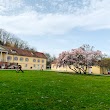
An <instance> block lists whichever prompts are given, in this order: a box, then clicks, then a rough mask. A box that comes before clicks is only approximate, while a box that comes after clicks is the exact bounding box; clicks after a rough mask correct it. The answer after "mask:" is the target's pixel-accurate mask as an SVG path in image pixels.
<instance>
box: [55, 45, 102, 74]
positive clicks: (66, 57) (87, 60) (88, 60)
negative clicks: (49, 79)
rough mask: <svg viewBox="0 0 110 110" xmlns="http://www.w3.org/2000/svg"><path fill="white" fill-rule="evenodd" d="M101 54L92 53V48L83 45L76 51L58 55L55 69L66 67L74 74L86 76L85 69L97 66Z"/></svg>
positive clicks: (99, 52)
mask: <svg viewBox="0 0 110 110" xmlns="http://www.w3.org/2000/svg"><path fill="white" fill-rule="evenodd" d="M102 56H103V54H102V52H101V51H99V50H97V51H94V50H93V47H91V46H89V45H83V46H81V47H79V48H77V49H72V50H71V51H64V52H62V53H61V54H59V57H58V58H57V67H61V66H63V67H66V66H68V67H69V68H70V69H71V70H73V71H74V72H76V73H81V72H83V73H84V74H86V72H87V68H88V67H91V66H93V65H97V64H98V62H99V61H100V60H101V59H102Z"/></svg>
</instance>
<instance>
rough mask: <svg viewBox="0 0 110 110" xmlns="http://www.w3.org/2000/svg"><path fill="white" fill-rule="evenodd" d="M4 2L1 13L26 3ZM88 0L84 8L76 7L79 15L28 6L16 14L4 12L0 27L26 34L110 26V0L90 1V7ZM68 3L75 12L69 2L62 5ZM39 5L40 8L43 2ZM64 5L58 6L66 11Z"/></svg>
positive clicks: (57, 32) (0, 7)
mask: <svg viewBox="0 0 110 110" xmlns="http://www.w3.org/2000/svg"><path fill="white" fill-rule="evenodd" d="M1 1H2V2H1ZM1 1H0V3H2V5H1V6H0V10H1V12H0V13H3V12H6V11H7V10H8V9H10V10H12V9H16V7H21V6H25V5H24V3H23V2H22V0H11V2H9V0H5V2H3V0H1ZM86 1H87V0H83V5H84V4H86V5H85V7H84V10H80V9H79V8H78V7H77V14H76V13H60V11H59V13H40V12H37V11H36V10H33V9H31V8H29V7H28V6H25V9H24V10H25V11H23V12H22V13H18V14H16V15H2V14H1V15H0V21H1V22H0V27H1V28H3V29H6V30H7V31H9V32H11V33H14V34H21V35H24V36H27V35H28V36H29V35H30V36H31V35H36V36H39V35H63V34H65V33H68V32H69V31H71V30H73V29H74V28H76V27H77V28H81V29H84V30H89V31H91V30H92V31H93V30H100V29H110V11H109V10H110V6H109V4H110V0H102V1H101V0H91V2H90V5H89V7H87V2H86ZM8 3H9V4H8ZM16 3H18V4H16ZM55 3H57V2H54V5H56V4H55ZM5 4H8V5H5ZM67 5H68V7H66V8H68V9H69V10H70V12H73V11H74V9H72V6H71V7H70V6H69V4H68V2H65V4H63V6H67ZM37 6H39V7H40V8H41V5H37ZM63 6H61V7H60V8H59V9H60V10H64V8H63ZM75 8H76V7H75ZM26 9H28V11H26ZM78 10H79V11H78ZM16 11H17V10H16Z"/></svg>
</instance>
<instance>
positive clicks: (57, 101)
mask: <svg viewBox="0 0 110 110" xmlns="http://www.w3.org/2000/svg"><path fill="white" fill-rule="evenodd" d="M0 110H110V77H107V76H94V75H78V74H74V75H71V74H64V73H57V72H52V71H25V72H24V73H16V72H15V71H13V70H11V71H0Z"/></svg>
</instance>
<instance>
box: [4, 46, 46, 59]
mask: <svg viewBox="0 0 110 110" xmlns="http://www.w3.org/2000/svg"><path fill="white" fill-rule="evenodd" d="M4 48H5V49H6V50H7V51H8V53H9V54H11V55H20V56H27V57H37V58H45V59H47V57H46V56H45V54H44V53H42V52H33V51H29V50H25V49H19V48H15V47H6V46H4Z"/></svg>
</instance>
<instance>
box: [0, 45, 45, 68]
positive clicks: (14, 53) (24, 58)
mask: <svg viewBox="0 0 110 110" xmlns="http://www.w3.org/2000/svg"><path fill="white" fill-rule="evenodd" d="M46 60H47V58H46V56H45V55H44V53H42V52H35V51H29V50H24V49H19V48H15V47H6V46H0V68H2V69H3V68H7V69H8V68H13V65H14V64H17V63H18V64H19V65H21V66H22V68H23V69H25V70H29V69H33V70H40V69H43V70H45V69H46Z"/></svg>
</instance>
